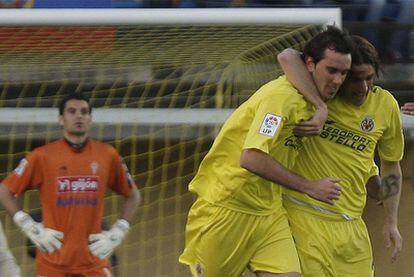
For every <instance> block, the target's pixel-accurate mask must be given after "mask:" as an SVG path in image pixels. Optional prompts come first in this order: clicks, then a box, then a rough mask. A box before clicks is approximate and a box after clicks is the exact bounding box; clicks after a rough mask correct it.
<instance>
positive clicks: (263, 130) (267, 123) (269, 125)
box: [259, 113, 282, 137]
mask: <svg viewBox="0 0 414 277" xmlns="http://www.w3.org/2000/svg"><path fill="white" fill-rule="evenodd" d="M281 123H282V117H281V116H277V115H274V114H271V113H267V114H266V115H265V117H264V119H263V122H262V126H261V127H260V130H259V133H260V134H262V135H266V136H269V137H273V136H274V135H275V134H276V131H277V129H278V128H279V126H280V125H281Z"/></svg>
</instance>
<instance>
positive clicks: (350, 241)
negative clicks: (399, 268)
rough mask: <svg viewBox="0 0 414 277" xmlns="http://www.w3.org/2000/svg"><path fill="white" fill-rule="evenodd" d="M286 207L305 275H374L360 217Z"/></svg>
mask: <svg viewBox="0 0 414 277" xmlns="http://www.w3.org/2000/svg"><path fill="white" fill-rule="evenodd" d="M285 206H286V210H287V212H288V217H289V223H290V227H291V230H292V234H293V238H294V240H295V243H296V248H297V251H298V254H299V259H300V263H301V268H302V274H303V276H306V277H348V276H352V277H371V276H374V268H373V258H372V248H371V242H370V239H369V235H368V231H367V228H366V225H365V223H364V221H363V220H362V219H361V218H357V219H353V220H345V219H343V218H341V217H339V216H338V217H335V216H329V215H324V214H320V215H318V214H315V213H311V212H306V211H305V210H303V208H297V207H295V204H286V203H285Z"/></svg>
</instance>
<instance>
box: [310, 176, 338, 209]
mask: <svg viewBox="0 0 414 277" xmlns="http://www.w3.org/2000/svg"><path fill="white" fill-rule="evenodd" d="M339 181H340V180H339V179H336V178H323V179H319V180H316V181H312V183H311V185H310V186H309V189H308V191H306V194H308V195H309V196H310V197H312V198H315V199H317V200H320V201H323V202H326V203H328V204H331V205H333V204H334V201H335V200H338V199H339V197H340V196H341V187H340V186H339V185H338V184H337V183H338V182H339Z"/></svg>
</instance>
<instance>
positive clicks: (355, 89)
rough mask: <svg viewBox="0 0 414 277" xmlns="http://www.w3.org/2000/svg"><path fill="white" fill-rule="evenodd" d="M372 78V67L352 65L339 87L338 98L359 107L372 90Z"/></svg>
mask: <svg viewBox="0 0 414 277" xmlns="http://www.w3.org/2000/svg"><path fill="white" fill-rule="evenodd" d="M374 77H375V69H374V67H373V66H372V65H370V64H362V65H353V66H352V69H351V72H350V73H349V74H348V77H347V78H346V80H345V82H344V84H343V85H342V87H341V92H340V96H341V97H343V98H344V99H345V101H347V102H349V103H351V104H354V105H356V106H361V105H362V104H364V102H365V100H366V99H367V96H368V93H369V91H370V90H371V88H372V85H373V81H374Z"/></svg>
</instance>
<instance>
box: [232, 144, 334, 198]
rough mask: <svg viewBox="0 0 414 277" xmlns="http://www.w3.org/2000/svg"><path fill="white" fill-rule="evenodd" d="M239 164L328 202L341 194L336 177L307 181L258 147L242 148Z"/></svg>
mask: <svg viewBox="0 0 414 277" xmlns="http://www.w3.org/2000/svg"><path fill="white" fill-rule="evenodd" d="M240 166H241V167H242V168H244V169H246V170H248V171H250V172H252V173H254V174H256V175H258V176H260V177H262V178H264V179H266V180H269V181H271V182H274V183H276V184H279V185H282V186H284V187H287V188H289V189H293V190H296V191H299V192H303V193H306V194H308V195H309V196H310V197H312V198H314V199H317V200H320V201H323V202H326V203H328V204H334V200H337V199H339V196H340V195H341V187H340V186H339V185H337V183H338V182H339V180H338V179H335V178H324V179H320V180H316V181H309V180H307V179H305V178H303V177H302V176H300V175H297V174H295V173H294V172H292V171H290V170H288V169H287V168H285V167H284V166H283V165H282V164H280V163H279V162H278V161H277V160H275V159H273V158H272V157H271V156H270V155H268V154H266V153H264V152H262V151H260V150H258V149H252V148H249V149H244V150H243V151H242V154H241V157H240Z"/></svg>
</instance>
